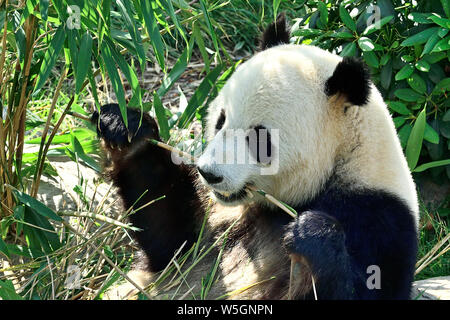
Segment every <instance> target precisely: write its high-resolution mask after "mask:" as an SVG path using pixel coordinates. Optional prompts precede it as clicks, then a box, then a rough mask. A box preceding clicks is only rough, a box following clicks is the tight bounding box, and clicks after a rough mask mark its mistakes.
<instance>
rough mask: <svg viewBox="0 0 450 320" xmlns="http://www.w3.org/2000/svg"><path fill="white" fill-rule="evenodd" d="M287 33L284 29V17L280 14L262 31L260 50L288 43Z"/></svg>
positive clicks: (285, 28) (288, 36)
mask: <svg viewBox="0 0 450 320" xmlns="http://www.w3.org/2000/svg"><path fill="white" fill-rule="evenodd" d="M289 38H290V35H289V31H288V30H287V27H286V17H285V15H284V13H280V14H279V15H278V17H277V20H276V21H275V22H272V23H271V24H270V25H269V26H268V27H267V29H266V30H265V31H264V34H263V36H262V41H261V49H262V50H265V49H268V48H271V47H274V46H277V45H279V44H284V43H289Z"/></svg>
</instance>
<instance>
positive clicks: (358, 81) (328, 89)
mask: <svg viewBox="0 0 450 320" xmlns="http://www.w3.org/2000/svg"><path fill="white" fill-rule="evenodd" d="M369 91H370V72H369V70H368V69H367V66H366V65H365V64H364V62H362V61H361V60H359V59H356V58H350V57H345V58H344V59H342V61H341V62H339V63H338V65H337V66H336V69H335V70H334V72H333V75H332V76H331V77H330V78H329V79H328V80H327V82H326V83H325V93H326V94H327V95H328V96H332V95H335V94H337V93H340V94H343V95H344V96H345V97H346V100H347V101H348V102H350V103H352V104H353V105H358V106H362V105H364V104H366V103H367V100H368V98H369Z"/></svg>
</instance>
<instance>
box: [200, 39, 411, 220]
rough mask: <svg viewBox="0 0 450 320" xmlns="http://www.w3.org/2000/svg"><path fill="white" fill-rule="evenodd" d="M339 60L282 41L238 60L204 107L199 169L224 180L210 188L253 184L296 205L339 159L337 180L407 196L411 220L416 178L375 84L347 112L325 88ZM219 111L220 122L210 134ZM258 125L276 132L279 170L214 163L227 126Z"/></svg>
mask: <svg viewBox="0 0 450 320" xmlns="http://www.w3.org/2000/svg"><path fill="white" fill-rule="evenodd" d="M340 61H341V58H340V57H339V56H336V55H334V54H331V53H329V52H327V51H324V50H321V49H319V48H316V47H312V46H298V45H281V46H277V47H274V48H271V49H268V50H265V51H263V52H261V53H258V54H256V55H255V56H254V57H252V58H251V59H250V60H249V61H247V62H246V63H244V64H243V65H241V66H240V67H239V68H238V69H237V70H236V72H235V73H234V74H233V76H232V77H231V78H230V79H229V81H228V82H227V84H226V85H225V86H224V87H223V89H222V90H221V92H220V94H219V96H218V97H217V98H216V99H215V100H214V102H213V103H212V104H211V106H210V111H209V115H208V127H207V139H208V140H209V145H208V148H207V149H206V150H205V152H204V154H203V155H202V157H200V161H199V166H200V167H201V168H204V169H206V170H207V171H209V172H213V173H214V174H216V175H221V176H223V177H224V182H223V183H220V184H217V185H213V186H211V187H213V188H214V189H216V190H219V191H228V192H231V193H233V192H236V191H238V190H239V189H241V188H242V187H243V186H244V185H245V183H247V182H249V181H252V182H254V183H255V185H256V186H257V187H259V188H262V189H264V190H265V191H266V192H268V193H270V194H272V195H274V196H275V197H276V198H278V199H280V200H282V201H286V202H288V203H290V204H293V205H296V204H300V203H302V202H304V201H307V200H309V199H311V198H312V197H313V196H314V195H315V194H316V193H317V192H318V191H319V190H320V188H321V187H322V186H323V184H324V183H325V182H326V180H327V178H328V177H329V176H330V174H331V172H332V170H333V169H334V166H335V162H336V161H338V160H339V159H341V160H343V159H345V160H346V161H347V162H346V164H344V165H343V166H342V167H341V168H340V174H341V178H342V177H343V178H345V179H346V180H347V181H350V182H351V183H352V185H354V186H355V187H375V188H379V189H381V190H386V191H389V192H392V193H393V194H395V195H397V196H399V197H400V198H402V199H404V200H405V201H406V203H407V204H408V205H409V207H410V208H411V210H412V211H413V212H414V214H415V217H416V220H417V219H418V204H417V195H416V191H415V186H414V182H413V180H412V177H411V174H410V172H409V170H408V166H407V164H406V160H405V158H404V156H403V152H402V150H401V146H400V143H399V140H398V138H397V135H396V131H395V128H394V125H393V122H392V118H391V116H390V115H389V112H388V109H387V107H386V105H385V103H384V101H383V99H382V97H381V95H380V93H379V92H378V90H377V89H376V87H375V86H372V87H371V93H370V97H369V102H368V103H367V105H364V106H362V107H359V106H352V107H350V108H349V110H348V113H346V114H345V115H344V107H345V106H346V103H345V101H342V99H339V97H332V98H329V97H327V96H326V94H325V92H324V88H325V82H326V80H327V79H328V78H329V77H330V76H331V75H332V73H333V71H334V69H335V67H336V65H337V64H338V63H339V62H340ZM349 80H350V79H349ZM222 109H224V110H225V113H226V121H225V124H224V126H223V128H222V129H221V130H220V131H219V132H218V134H217V135H215V125H216V122H217V119H218V118H219V114H220V112H221V110H222ZM257 125H263V126H265V127H266V128H268V129H278V130H279V150H278V151H279V171H278V173H277V174H275V175H261V174H259V169H260V166H259V165H257V164H248V165H233V164H232V163H227V164H216V163H214V161H213V160H212V159H213V158H214V157H213V155H212V154H213V151H214V150H215V149H217V146H218V145H219V146H222V144H221V143H219V140H224V141H225V144H226V145H228V144H229V143H228V142H229V141H230V139H233V137H227V136H225V132H226V131H227V130H229V129H243V130H247V129H249V128H251V127H254V126H257ZM357 145H358V148H357V149H356V151H355V150H353V149H354V147H356V146H357ZM228 151H229V150H228ZM228 151H227V150H226V148H224V152H225V153H226V152H228ZM350 151H352V152H350ZM343 162H344V161H343ZM263 201H264V200H263Z"/></svg>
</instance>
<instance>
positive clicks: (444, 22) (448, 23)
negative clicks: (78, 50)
mask: <svg viewBox="0 0 450 320" xmlns="http://www.w3.org/2000/svg"><path fill="white" fill-rule="evenodd" d="M428 19H430V20H431V21H433V22H434V23H436V24H437V25H439V26H441V27H443V28H445V29H450V20H449V19H445V18H441V17H439V16H438V15H437V14H436V13H433V14H432V15H431V16H430V17H429V18H428Z"/></svg>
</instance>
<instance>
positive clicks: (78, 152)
mask: <svg viewBox="0 0 450 320" xmlns="http://www.w3.org/2000/svg"><path fill="white" fill-rule="evenodd" d="M70 136H71V144H72V148H73V153H74V156H76V157H77V158H78V159H80V160H82V161H83V162H84V163H85V164H86V165H87V166H88V167H90V168H91V169H93V170H94V171H96V172H97V173H100V172H101V171H102V169H101V168H100V166H99V164H98V163H97V161H95V160H94V159H93V158H91V157H90V156H88V155H87V154H86V152H85V151H84V149H83V146H82V145H81V143H80V141H79V140H78V138H77V137H76V136H75V135H74V134H72V133H71V135H70Z"/></svg>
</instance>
